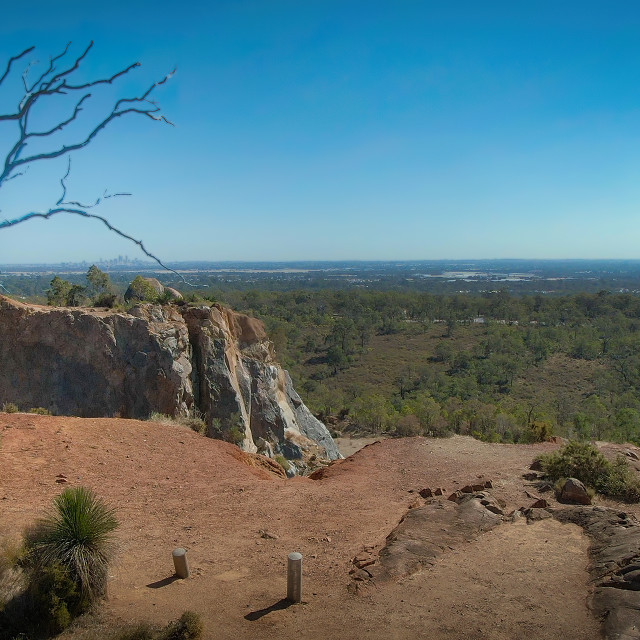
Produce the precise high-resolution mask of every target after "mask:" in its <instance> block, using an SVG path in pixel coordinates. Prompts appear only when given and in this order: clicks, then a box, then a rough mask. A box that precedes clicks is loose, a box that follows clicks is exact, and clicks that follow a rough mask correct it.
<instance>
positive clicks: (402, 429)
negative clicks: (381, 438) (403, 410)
mask: <svg viewBox="0 0 640 640" xmlns="http://www.w3.org/2000/svg"><path fill="white" fill-rule="evenodd" d="M421 433H422V427H421V426H420V421H419V420H418V418H417V417H416V416H414V415H408V416H402V417H401V418H400V419H399V420H398V424H396V429H395V435H396V436H398V437H400V438H410V437H412V436H419V435H420V434H421Z"/></svg>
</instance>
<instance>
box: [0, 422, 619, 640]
mask: <svg viewBox="0 0 640 640" xmlns="http://www.w3.org/2000/svg"><path fill="white" fill-rule="evenodd" d="M557 446H558V445H553V444H540V445H499V444H485V443H481V442H478V441H476V440H473V439H471V438H466V437H460V436H456V437H453V438H449V439H441V440H434V439H428V438H409V439H397V440H385V441H382V442H380V443H377V444H371V445H369V446H367V447H365V448H364V449H362V450H360V451H358V452H357V453H355V454H354V455H353V456H351V457H350V458H347V459H345V460H344V461H339V462H337V463H335V464H334V465H332V466H331V467H330V468H328V469H327V471H326V472H325V473H324V474H323V475H324V477H323V478H322V479H321V480H315V481H314V480H311V479H308V478H294V479H292V480H284V479H282V478H278V477H276V476H274V475H273V474H270V473H269V472H268V471H267V470H265V469H263V468H258V467H255V466H249V464H245V463H243V462H242V460H243V459H245V456H244V455H239V454H238V449H237V448H235V447H234V446H233V445H230V444H226V443H223V442H219V441H215V440H210V439H207V438H203V437H201V436H199V435H197V434H196V433H194V432H192V431H190V430H188V429H186V428H184V427H180V426H172V425H169V426H167V425H161V424H156V423H152V422H139V421H134V420H121V419H81V418H64V417H48V416H38V415H27V414H0V541H1V540H2V538H7V537H16V536H18V535H19V534H20V533H21V531H22V529H23V528H24V527H25V526H27V525H29V524H30V523H33V522H34V520H36V519H37V518H38V517H39V516H41V515H42V514H43V513H44V512H45V511H46V509H47V508H48V506H49V505H50V504H51V501H52V498H53V497H54V496H55V495H56V494H57V493H59V492H60V491H61V490H62V489H63V488H64V487H65V486H75V485H84V486H87V487H90V488H92V489H94V490H95V491H96V492H97V493H98V494H99V495H100V496H101V497H102V498H104V500H105V501H106V502H107V503H108V504H110V505H112V506H114V507H115V508H116V510H117V514H118V517H119V519H120V522H121V527H120V529H119V530H118V532H117V547H118V549H117V554H116V559H115V562H114V564H113V569H112V572H111V576H110V581H109V597H108V600H107V601H106V602H105V604H104V607H103V611H104V616H106V618H107V619H108V620H109V621H121V622H122V621H124V622H137V621H140V620H148V621H151V622H153V623H158V624H160V623H162V624H164V623H166V622H167V621H169V620H171V619H175V618H177V617H178V616H179V615H180V614H181V613H182V612H183V611H184V610H186V609H192V610H195V611H197V612H198V613H200V614H201V616H202V618H203V620H204V622H205V626H206V633H205V637H206V638H208V639H213V638H216V639H224V638H233V639H234V640H242V639H249V638H265V639H270V638H278V639H281V638H290V637H300V638H354V639H355V638H375V639H377V638H380V639H383V638H384V639H385V640H387V639H389V638H407V639H408V638H435V639H437V638H445V639H462V638H464V639H478V640H479V639H497V640H502V639H505V640H506V639H512V638H513V639H515V638H518V639H519V638H523V637H531V638H539V639H540V638H550V639H551V638H558V639H562V640H574V639H575V640H588V639H590V638H598V637H600V635H599V626H598V621H596V620H595V619H593V617H592V616H591V614H590V613H589V610H588V608H587V599H588V593H589V587H588V575H587V572H586V567H587V563H588V557H587V548H588V540H587V539H586V538H585V536H584V535H583V534H582V531H581V529H579V528H577V527H575V526H573V525H560V524H558V523H557V522H556V521H554V520H545V521H542V522H538V523H535V524H531V525H526V524H524V523H516V524H503V525H501V526H499V527H498V528H497V529H494V530H493V531H491V532H488V533H484V534H481V536H480V537H479V538H478V539H476V540H475V541H473V542H470V543H466V544H465V545H464V546H461V547H458V548H454V549H447V550H446V552H445V553H444V554H443V555H442V556H441V557H440V559H439V560H438V561H437V563H436V566H435V567H433V568H432V569H429V570H425V571H423V572H421V573H419V574H416V575H414V576H412V577H408V578H405V579H403V580H401V581H399V582H397V583H389V584H384V585H369V586H366V587H364V588H361V589H360V590H359V592H357V593H354V591H353V589H352V588H349V587H350V585H351V586H352V585H353V582H352V581H351V579H350V577H349V573H348V572H349V569H350V568H351V566H352V565H351V559H352V558H353V557H354V556H355V555H356V554H357V553H359V552H360V551H361V550H362V549H363V547H364V546H365V545H375V546H376V548H377V549H379V548H381V547H382V546H383V545H384V542H385V537H386V536H387V535H388V534H389V532H390V531H391V530H392V529H393V528H394V527H395V526H396V525H397V524H398V522H399V521H400V519H401V518H402V516H403V515H404V514H405V513H406V511H407V509H408V508H409V506H410V505H411V504H412V503H414V504H415V502H416V500H417V498H416V495H417V494H416V493H415V491H417V490H419V489H421V488H423V487H427V486H430V487H437V486H442V487H444V488H445V489H446V490H447V491H449V492H451V491H453V490H454V489H456V488H461V487H462V486H464V485H465V484H468V483H469V482H472V481H476V479H480V478H481V479H491V480H492V481H493V485H494V490H493V493H494V495H495V496H497V497H500V498H502V499H504V500H505V501H506V503H507V508H506V511H507V512H508V511H511V510H513V509H516V508H519V507H523V506H530V505H531V503H532V502H533V500H532V499H531V498H530V497H528V496H527V494H526V493H525V491H530V492H532V491H534V489H533V488H532V487H531V486H530V483H527V482H526V481H524V480H523V479H522V474H523V473H524V472H526V471H527V469H528V466H529V464H530V463H531V461H532V460H533V458H534V457H535V456H536V455H538V454H539V453H542V452H547V451H550V450H552V449H554V448H556V447H557ZM247 460H248V458H247ZM59 474H64V475H65V476H66V479H67V481H68V482H67V483H66V484H58V483H57V482H56V479H57V476H58V475H59ZM410 490H413V492H410ZM546 495H548V494H546ZM625 509H626V510H627V511H628V510H629V508H628V507H625ZM261 530H267V531H269V532H270V533H272V534H274V535H275V536H277V539H266V538H263V537H261V535H260V533H259V532H260V531H261ZM177 546H183V547H185V548H187V550H188V557H189V561H190V564H191V569H192V577H191V578H190V579H188V580H175V581H172V580H170V578H171V576H172V573H173V566H172V561H171V551H172V549H173V548H174V547H177ZM291 551H299V552H301V553H302V554H303V555H304V580H305V584H304V598H303V599H304V603H303V604H301V605H296V606H290V607H288V608H285V609H274V610H269V607H270V606H271V605H274V604H276V603H277V602H278V601H279V600H280V599H281V598H283V597H284V595H285V592H286V573H285V572H286V558H287V554H288V553H289V552H291ZM250 614H253V616H251V615H250ZM245 616H248V617H249V619H247V618H246V617H245ZM251 618H254V619H251Z"/></svg>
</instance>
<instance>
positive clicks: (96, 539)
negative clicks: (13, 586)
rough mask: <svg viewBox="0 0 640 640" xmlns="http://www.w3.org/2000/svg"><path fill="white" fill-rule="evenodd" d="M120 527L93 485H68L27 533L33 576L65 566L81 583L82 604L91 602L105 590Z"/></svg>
mask: <svg viewBox="0 0 640 640" xmlns="http://www.w3.org/2000/svg"><path fill="white" fill-rule="evenodd" d="M117 527H118V521H117V519H116V517H115V515H114V512H113V510H112V509H110V508H108V507H107V506H106V505H105V504H104V502H102V500H100V498H98V497H97V496H96V495H95V494H94V493H93V492H92V491H91V490H90V489H86V488H85V487H72V488H69V489H65V490H64V491H63V492H62V493H61V494H60V495H58V496H57V497H56V499H55V500H54V508H53V510H52V512H51V513H50V514H49V515H48V516H47V517H46V518H44V519H43V520H41V521H40V522H39V523H38V525H37V526H36V528H35V529H34V530H33V531H32V532H31V533H30V534H29V536H28V546H29V549H30V550H31V558H32V563H33V572H34V576H37V574H38V573H39V572H42V570H43V569H44V568H46V567H51V566H55V565H58V566H60V567H62V568H63V569H64V570H66V571H67V572H68V575H69V577H70V578H71V580H73V582H74V583H75V584H76V585H77V587H78V591H79V593H80V596H81V601H82V605H83V606H82V608H84V606H88V605H89V604H90V603H91V602H93V601H94V600H95V599H96V598H98V597H100V596H102V595H104V593H105V591H106V586H107V569H108V564H109V560H110V557H111V550H112V533H113V531H114V530H115V529H116V528H117Z"/></svg>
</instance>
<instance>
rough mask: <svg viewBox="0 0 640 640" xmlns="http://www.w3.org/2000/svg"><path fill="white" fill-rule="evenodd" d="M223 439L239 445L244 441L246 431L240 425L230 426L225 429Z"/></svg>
mask: <svg viewBox="0 0 640 640" xmlns="http://www.w3.org/2000/svg"><path fill="white" fill-rule="evenodd" d="M223 439H224V440H225V442H230V443H231V444H235V445H237V446H238V447H239V446H240V445H241V444H242V443H243V442H244V432H243V431H242V430H241V429H240V427H235V426H234V427H230V428H229V429H228V430H227V431H225V433H224V436H223Z"/></svg>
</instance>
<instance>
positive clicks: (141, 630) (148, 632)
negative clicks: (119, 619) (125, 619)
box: [109, 622, 156, 640]
mask: <svg viewBox="0 0 640 640" xmlns="http://www.w3.org/2000/svg"><path fill="white" fill-rule="evenodd" d="M155 637H156V632H155V631H154V630H153V627H152V626H151V625H150V624H149V623H148V622H141V623H139V624H136V625H134V626H131V627H125V628H124V629H120V630H119V631H117V632H116V633H115V634H113V635H112V636H110V638H109V640H154V638H155Z"/></svg>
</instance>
